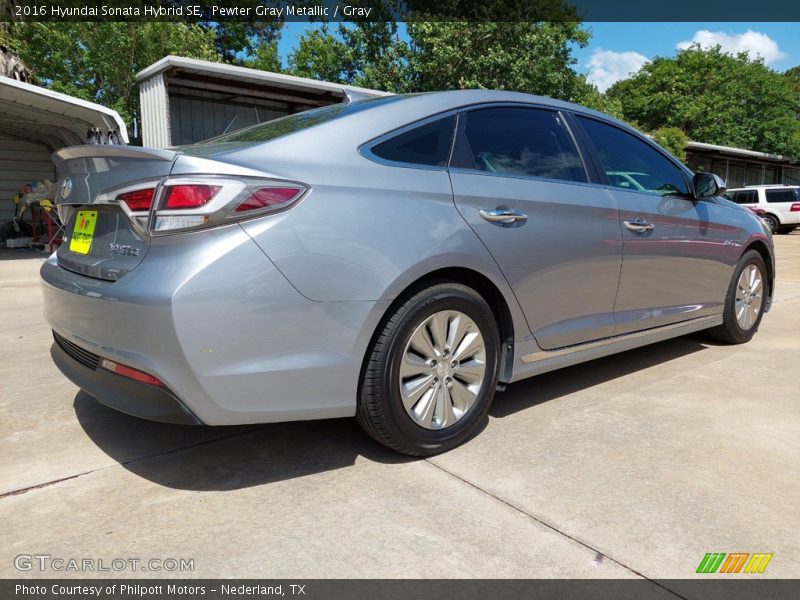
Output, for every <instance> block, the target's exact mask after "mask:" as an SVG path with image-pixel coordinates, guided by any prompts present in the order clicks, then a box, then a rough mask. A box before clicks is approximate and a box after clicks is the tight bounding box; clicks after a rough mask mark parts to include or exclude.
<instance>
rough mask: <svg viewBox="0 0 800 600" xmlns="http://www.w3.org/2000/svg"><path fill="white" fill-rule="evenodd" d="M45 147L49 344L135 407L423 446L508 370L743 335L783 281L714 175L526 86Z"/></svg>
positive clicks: (63, 363) (438, 445)
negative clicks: (523, 90) (170, 142)
mask: <svg viewBox="0 0 800 600" xmlns="http://www.w3.org/2000/svg"><path fill="white" fill-rule="evenodd" d="M54 160H55V162H56V164H57V168H58V174H59V182H58V190H59V191H58V195H57V198H56V202H57V204H58V207H59V211H60V213H61V215H62V217H63V219H64V220H65V222H66V223H67V239H66V240H65V242H64V244H63V245H62V246H61V248H60V249H59V250H58V252H57V253H55V254H54V255H53V256H52V257H50V259H49V260H47V262H46V263H45V264H44V266H43V267H42V280H43V287H44V296H45V311H46V317H47V319H48V322H49V323H50V325H51V327H52V329H53V335H54V338H55V342H54V344H53V347H52V355H53V359H54V360H55V362H56V364H57V365H58V367H59V368H60V369H61V370H62V371H63V372H64V374H65V375H66V376H67V377H68V378H70V379H71V380H72V381H74V382H75V383H76V384H77V385H78V386H79V387H81V388H83V389H84V390H86V391H87V392H88V393H90V394H92V395H93V396H95V397H96V398H97V399H98V400H99V401H100V402H102V403H104V404H107V405H108V406H111V407H113V408H116V409H118V410H121V411H124V412H126V413H130V414H133V415H137V416H141V417H145V418H149V419H155V420H161V421H167V422H175V423H194V424H205V425H231V424H242V423H263V422H274V421H285V420H294V419H318V418H330V417H347V416H353V415H355V416H356V417H357V419H358V420H359V422H360V423H361V424H362V425H363V426H364V428H365V429H366V431H367V432H369V434H370V435H372V436H373V437H374V438H375V439H376V440H378V441H380V442H382V443H384V444H386V445H388V446H390V447H392V448H394V449H396V450H398V451H400V452H404V453H408V454H413V455H428V454H433V453H436V452H441V451H443V450H447V449H449V448H452V447H454V446H456V445H458V444H460V443H462V442H464V441H465V440H467V439H468V438H469V437H470V436H471V435H472V434H473V433H474V432H475V431H476V430H477V429H478V428H479V427H480V425H481V422H482V421H483V420H484V419H485V418H486V413H487V410H488V408H489V405H490V403H491V402H492V399H493V398H494V396H495V391H496V390H498V389H502V388H503V387H504V386H505V385H506V384H509V383H512V382H515V381H518V380H520V379H523V378H526V377H531V376H534V375H537V374H540V373H543V372H546V371H550V370H553V369H557V368H560V367H564V366H567V365H571V364H575V363H578V362H581V361H586V360H590V359H593V358H597V357H600V356H604V355H608V354H612V353H615V352H620V351H623V350H628V349H630V348H634V347H637V346H641V345H644V344H649V343H651V342H656V341H659V340H664V339H666V338H670V337H674V336H679V335H683V334H686V333H690V332H693V331H698V330H704V329H707V330H709V332H710V334H712V335H714V336H715V337H717V338H718V339H721V340H723V341H725V342H729V343H742V342H746V341H748V340H749V339H750V338H751V337H752V336H753V334H754V333H755V332H756V330H757V329H758V326H759V323H760V322H761V318H762V316H763V314H764V313H765V312H766V311H767V310H768V309H769V307H770V301H771V298H772V292H773V281H774V275H775V265H774V258H773V246H772V239H771V236H770V233H769V231H767V230H766V229H765V227H764V225H763V224H762V222H761V221H760V220H759V219H758V218H757V217H756V216H755V215H753V214H752V213H751V212H750V211H747V210H746V209H743V208H741V207H739V206H737V205H735V204H733V203H731V202H729V201H728V200H726V199H724V198H723V197H722V196H721V195H722V193H723V192H724V191H725V189H724V183H723V182H722V180H720V179H719V178H718V177H716V176H714V175H711V174H708V173H698V174H693V173H692V172H690V171H689V170H688V169H687V168H686V167H685V166H684V165H682V164H681V163H680V162H679V161H677V160H676V159H675V158H673V157H672V156H671V155H669V154H668V153H667V152H665V151H664V150H663V149H662V148H660V147H659V146H657V145H656V144H654V143H653V142H652V141H651V140H649V139H648V138H647V137H645V136H643V135H641V134H640V133H638V132H637V131H635V130H633V129H632V128H630V127H629V126H627V125H625V124H624V123H621V122H619V121H616V120H614V119H612V118H610V117H608V116H606V115H603V114H600V113H597V112H594V111H591V110H588V109H586V108H583V107H581V106H577V105H574V104H568V103H564V102H558V101H555V100H551V99H546V98H541V97H535V96H529V95H525V94H516V93H504V92H491V91H478V90H472V91H456V92H442V93H434V94H418V95H410V96H389V97H384V98H380V99H374V100H365V101H360V102H353V103H350V104H341V105H334V106H329V107H325V108H320V109H317V110H312V111H308V112H304V113H299V114H296V115H292V116H288V117H285V118H282V119H278V120H275V121H271V122H268V123H264V124H261V125H257V126H254V127H251V128H249V129H244V130H241V131H237V132H234V133H231V134H227V135H224V136H222V137H219V138H216V139H214V140H211V141H209V142H207V143H202V144H198V145H194V146H188V147H183V148H179V149H176V150H155V149H147V148H133V147H124V146H106V147H102V146H100V147H98V146H77V147H72V148H67V149H64V150H61V151H59V152H57V153H56V154H55V155H54ZM632 181H635V182H636V184H635V185H634V184H632V183H631V182H632Z"/></svg>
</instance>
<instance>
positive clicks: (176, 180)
mask: <svg viewBox="0 0 800 600" xmlns="http://www.w3.org/2000/svg"><path fill="white" fill-rule="evenodd" d="M309 189H310V188H309V187H308V186H307V185H305V184H302V183H298V182H294V181H282V180H277V179H261V178H249V177H224V176H214V175H208V176H206V175H193V176H188V175H187V176H172V177H167V178H164V179H162V180H159V181H152V180H151V181H149V182H142V183H139V184H137V185H135V186H127V187H125V188H120V189H118V190H116V191H112V192H108V193H107V194H104V196H105V197H106V198H108V199H109V200H110V199H111V198H113V199H114V201H116V202H117V203H119V204H120V206H121V207H123V210H124V211H125V212H126V213H127V214H128V216H129V217H130V218H131V220H133V221H134V222H135V223H136V224H137V225H138V226H139V227H140V229H141V230H142V232H143V233H149V234H150V235H167V234H170V233H180V232H184V231H192V230H195V229H202V228H207V227H215V226H219V225H225V224H227V223H233V222H236V221H241V220H244V219H251V218H255V217H259V216H262V215H266V214H270V213H274V212H279V211H283V210H286V209H288V208H290V207H291V206H293V205H294V204H296V203H297V202H298V201H299V200H300V199H301V198H302V197H303V196H304V195H306V193H307V192H308V191H309Z"/></svg>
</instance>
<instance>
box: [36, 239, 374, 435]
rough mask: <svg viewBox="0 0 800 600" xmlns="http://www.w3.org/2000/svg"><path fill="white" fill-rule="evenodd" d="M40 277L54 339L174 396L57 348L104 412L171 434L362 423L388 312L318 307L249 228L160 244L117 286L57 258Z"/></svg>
mask: <svg viewBox="0 0 800 600" xmlns="http://www.w3.org/2000/svg"><path fill="white" fill-rule="evenodd" d="M41 276H42V289H43V296H44V307H45V318H46V320H47V321H48V323H49V324H50V327H51V329H53V331H55V332H57V333H58V334H59V335H60V336H62V337H63V338H64V339H65V340H66V341H67V342H69V343H71V344H73V345H75V346H76V347H78V348H80V349H82V350H83V351H85V352H89V353H91V354H93V355H96V356H98V357H100V358H101V359H102V358H105V359H108V360H111V361H115V362H118V363H120V364H122V365H126V366H128V367H131V368H133V369H137V370H140V371H143V372H144V373H147V374H150V375H152V376H153V377H156V378H157V379H159V380H160V381H161V382H163V383H164V386H165V388H166V391H165V390H164V389H159V388H158V387H153V386H149V385H148V384H140V383H138V382H135V381H132V382H127V381H126V382H124V383H121V382H119V379H124V378H122V377H120V376H119V375H116V374H114V373H111V372H105V371H104V370H103V369H98V370H97V371H94V372H91V371H90V372H89V373H87V372H86V369H85V367H83V365H80V363H79V364H78V365H77V366H76V365H75V364H73V363H74V360H73V359H72V358H70V356H69V355H66V356H64V353H63V352H62V351H63V347H58V345H57V348H56V349H54V356H53V358H54V360H55V361H56V364H58V366H59V368H61V369H62V371H64V372H65V374H66V375H67V376H68V377H69V378H70V379H71V380H72V381H74V382H75V383H76V384H78V385H79V386H80V387H82V388H83V389H85V390H86V391H87V392H89V393H90V394H91V395H93V396H95V397H96V398H97V399H98V400H100V401H101V402H103V403H104V404H107V405H109V406H112V407H113V408H117V409H119V410H122V411H123V412H127V413H130V414H135V415H138V416H142V417H146V418H151V419H156V420H171V421H172V422H175V419H177V420H178V422H187V420H186V419H188V420H189V421H191V422H201V423H204V424H207V425H237V424H245V423H266V422H276V421H289V420H299V419H318V418H332V417H345V416H352V415H353V414H355V406H356V398H357V389H358V377H359V372H360V368H361V362H362V359H363V356H364V353H365V350H366V347H367V345H368V343H369V340H370V337H371V335H372V332H373V331H374V329H375V327H376V326H377V323H378V321H379V319H380V317H381V316H382V314H383V310H384V309H385V308H386V306H385V304H386V303H383V302H314V301H311V300H308V299H307V298H305V297H304V296H302V295H301V294H300V293H299V292H297V290H295V289H294V288H293V287H292V285H291V284H290V283H289V282H288V281H287V280H286V278H285V277H284V276H283V275H282V274H281V272H280V271H278V270H277V268H276V267H275V266H274V265H273V264H272V262H271V261H270V260H269V259H268V258H267V257H266V256H265V255H264V253H263V252H262V251H261V250H260V249H259V247H258V246H257V245H256V244H255V243H254V242H253V240H252V239H251V238H250V237H249V236H248V235H247V234H246V233H245V232H244V231H243V230H242V228H241V227H239V226H238V225H233V226H228V227H223V228H219V229H214V230H208V231H204V232H202V233H194V234H184V235H181V236H164V237H162V238H154V239H153V241H152V242H151V244H150V247H149V249H148V251H147V255H146V256H145V258H144V259H143V260H142V262H141V263H140V264H139V265H138V266H137V267H136V268H135V269H133V270H131V271H130V272H129V273H127V274H125V275H124V276H123V277H121V278H120V279H119V280H117V281H103V280H99V279H93V278H90V277H86V276H83V275H80V274H77V273H73V272H71V271H68V270H66V269H64V268H62V267H60V266H59V265H58V262H57V259H56V257H55V256H51V257H50V258H49V259H48V260H47V261H46V262H45V263H44V264H43V266H42V269H41ZM60 350H61V351H60ZM70 361H72V362H70ZM101 371H102V372H101ZM109 378H110V379H109ZM129 383H130V384H129ZM123 388H124V389H123ZM151 388H153V389H151ZM175 402H177V403H178V407H177V408H176V407H175ZM184 409H185V410H184ZM184 413H186V414H188V415H189V416H188V417H187V416H186V414H184Z"/></svg>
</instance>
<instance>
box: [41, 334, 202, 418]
mask: <svg viewBox="0 0 800 600" xmlns="http://www.w3.org/2000/svg"><path fill="white" fill-rule="evenodd" d="M53 334H54V337H55V341H54V342H53V346H52V347H51V348H50V356H52V357H53V362H54V363H55V364H56V366H57V367H58V368H59V370H60V371H61V372H62V373H63V374H64V375H65V376H66V377H67V379H69V380H70V381H71V382H72V383H74V384H75V385H77V386H78V387H79V388H81V389H82V390H84V391H86V392H87V393H89V394H90V395H92V396H94V397H95V398H96V399H97V400H98V401H100V402H101V403H102V404H105V405H106V406H108V407H110V408H113V409H116V410H118V411H120V412H124V413H127V414H129V415H133V416H135V417H142V418H144V419H150V420H151V421H161V422H162V423H177V424H180V425H202V424H203V423H202V421H200V419H198V418H197V417H196V416H195V415H194V414H192V412H191V411H190V410H189V409H188V408H186V407H185V406H184V405H183V403H182V402H181V401H180V400H178V398H177V397H176V396H175V395H174V394H173V393H172V392H170V391H169V390H168V389H167V388H165V387H157V386H153V385H148V384H146V383H140V382H138V381H134V380H132V379H126V378H125V377H122V376H120V375H116V374H115V373H112V372H110V371H106V370H105V369H102V368H100V367H94V368H93V367H92V366H91V365H89V364H87V361H86V360H85V357H86V355H87V354H88V355H91V356H94V357H96V358H97V361H98V362H99V360H100V357H99V356H97V355H94V354H92V353H90V352H89V351H88V350H85V349H82V348H79V347H76V346H75V345H74V344H72V343H71V342H69V341H67V340H65V339H64V338H63V337H61V336H59V335H58V333H56V332H53Z"/></svg>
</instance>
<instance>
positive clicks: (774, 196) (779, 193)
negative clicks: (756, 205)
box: [765, 188, 800, 202]
mask: <svg viewBox="0 0 800 600" xmlns="http://www.w3.org/2000/svg"><path fill="white" fill-rule="evenodd" d="M765 191H766V194H767V202H797V201H798V200H800V198H798V193H797V192H798V190H796V189H792V188H788V189H784V190H782V189H775V190H765Z"/></svg>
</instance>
